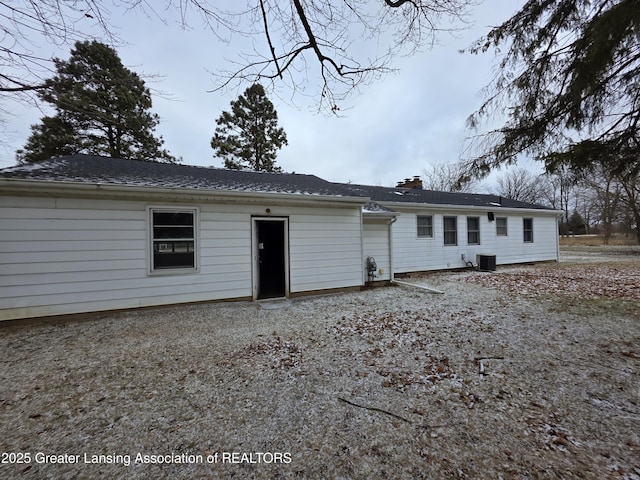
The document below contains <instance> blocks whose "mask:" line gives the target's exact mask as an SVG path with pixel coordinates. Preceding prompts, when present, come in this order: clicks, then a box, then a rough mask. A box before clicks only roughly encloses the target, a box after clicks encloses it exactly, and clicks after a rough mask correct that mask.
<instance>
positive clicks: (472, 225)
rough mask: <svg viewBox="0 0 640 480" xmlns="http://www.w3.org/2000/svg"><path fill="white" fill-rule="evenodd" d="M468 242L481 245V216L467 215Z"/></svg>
mask: <svg viewBox="0 0 640 480" xmlns="http://www.w3.org/2000/svg"><path fill="white" fill-rule="evenodd" d="M467 244H468V245H480V217H467Z"/></svg>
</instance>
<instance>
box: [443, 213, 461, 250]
mask: <svg viewBox="0 0 640 480" xmlns="http://www.w3.org/2000/svg"><path fill="white" fill-rule="evenodd" d="M442 224H443V226H444V244H445V245H457V244H458V217H442Z"/></svg>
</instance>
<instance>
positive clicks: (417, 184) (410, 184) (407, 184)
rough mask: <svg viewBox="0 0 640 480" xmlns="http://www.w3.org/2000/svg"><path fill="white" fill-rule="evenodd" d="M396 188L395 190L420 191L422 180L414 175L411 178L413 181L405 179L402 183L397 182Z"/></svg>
mask: <svg viewBox="0 0 640 480" xmlns="http://www.w3.org/2000/svg"><path fill="white" fill-rule="evenodd" d="M396 187H397V188H417V189H418V190H422V180H421V179H420V177H419V176H418V175H416V176H414V177H413V179H411V178H405V179H404V182H398V184H397V185H396Z"/></svg>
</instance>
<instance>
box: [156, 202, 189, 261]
mask: <svg viewBox="0 0 640 480" xmlns="http://www.w3.org/2000/svg"><path fill="white" fill-rule="evenodd" d="M197 218H198V211H197V209H195V208H184V209H183V208H180V209H170V208H150V209H149V219H150V223H151V251H152V255H151V272H166V273H170V272H172V271H175V272H185V271H195V270H196V269H197V255H196V254H197V245H196V238H197V230H196V229H197Z"/></svg>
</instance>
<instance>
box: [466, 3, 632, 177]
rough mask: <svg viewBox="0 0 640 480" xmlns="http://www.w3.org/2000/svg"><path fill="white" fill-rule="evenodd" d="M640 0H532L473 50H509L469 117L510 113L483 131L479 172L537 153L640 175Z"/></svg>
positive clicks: (549, 159)
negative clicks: (602, 164)
mask: <svg viewBox="0 0 640 480" xmlns="http://www.w3.org/2000/svg"><path fill="white" fill-rule="evenodd" d="M639 44H640V0H613V1H610V0H592V1H587V0H544V1H543V0H527V1H526V2H525V4H524V6H523V7H522V8H521V9H520V11H518V12H517V13H516V14H515V15H514V16H513V17H512V18H510V19H509V20H507V21H506V22H504V23H503V24H502V25H500V26H498V27H495V28H494V29H492V30H491V32H490V33H489V34H488V35H487V36H486V37H485V38H484V39H482V40H480V41H479V42H477V44H476V45H475V46H474V47H473V48H472V51H474V52H477V51H484V50H487V49H489V48H491V47H495V48H496V49H497V50H498V51H500V50H499V49H500V48H501V47H506V51H502V52H500V56H501V58H502V60H501V62H500V65H499V66H500V70H499V74H498V75H497V76H496V77H495V82H494V84H493V85H492V89H491V91H492V92H493V93H492V94H491V95H490V97H489V98H488V100H487V101H486V102H485V103H484V105H482V107H481V108H480V109H479V110H478V111H477V112H476V113H475V114H474V115H473V116H471V117H470V119H469V123H470V125H471V126H472V127H476V126H478V125H479V123H480V120H481V119H483V117H484V116H485V115H487V114H491V113H494V112H495V113H498V114H503V113H504V114H506V115H507V121H506V123H505V124H504V126H502V127H501V128H498V129H496V130H494V131H491V132H489V133H487V134H485V135H481V136H477V137H475V140H476V141H478V142H479V144H478V147H479V148H478V150H479V151H478V152H477V153H478V155H477V156H475V157H474V158H472V159H470V161H469V167H470V173H472V174H475V175H479V176H483V175H486V174H487V173H488V172H489V171H490V170H491V169H492V168H495V167H499V166H501V165H504V164H509V163H513V162H514V161H515V160H516V159H517V158H518V156H519V155H520V154H522V153H529V154H533V155H534V156H536V157H537V158H539V159H541V160H543V161H545V164H546V167H547V169H548V170H549V171H554V170H555V169H557V168H560V167H561V166H562V165H566V166H569V167H570V168H572V169H574V170H578V171H579V170H585V169H590V168H592V167H594V166H597V165H598V164H599V162H601V161H602V160H604V161H605V162H606V163H607V165H608V168H610V169H611V170H612V171H613V172H615V173H620V172H623V171H631V173H634V174H637V173H638V172H640V140H639V139H640V102H639V101H638V98H640V82H638V78H639V76H640V49H639V48H638V46H639Z"/></svg>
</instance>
